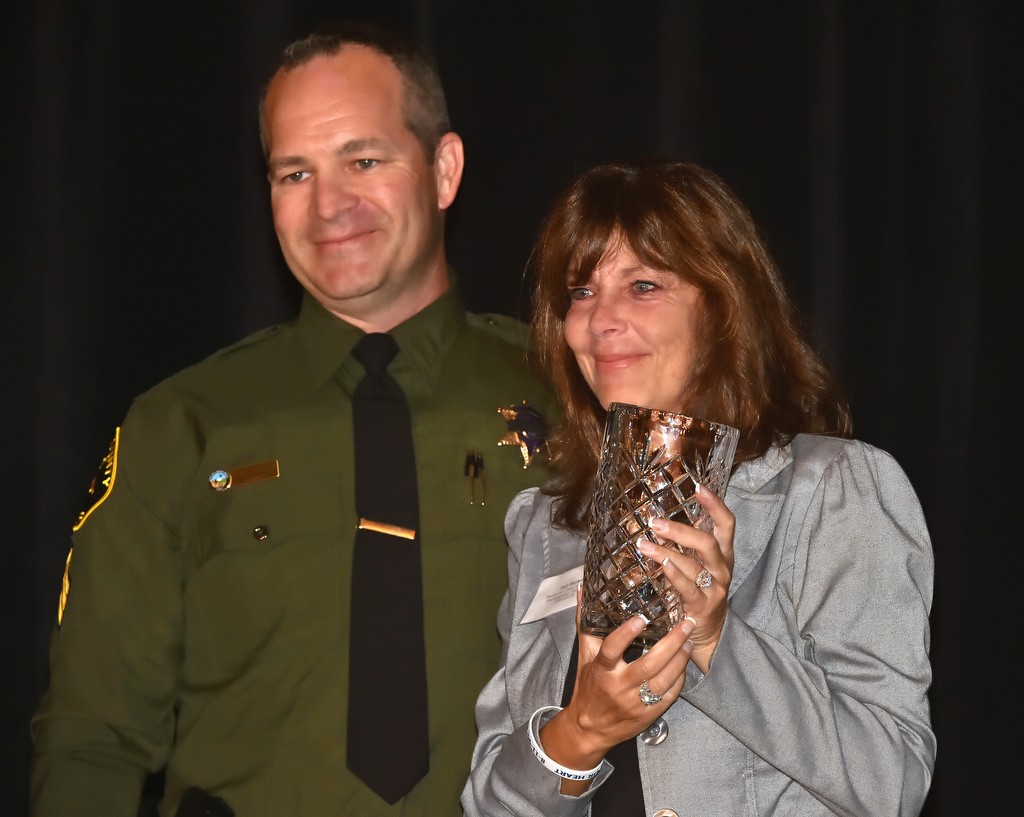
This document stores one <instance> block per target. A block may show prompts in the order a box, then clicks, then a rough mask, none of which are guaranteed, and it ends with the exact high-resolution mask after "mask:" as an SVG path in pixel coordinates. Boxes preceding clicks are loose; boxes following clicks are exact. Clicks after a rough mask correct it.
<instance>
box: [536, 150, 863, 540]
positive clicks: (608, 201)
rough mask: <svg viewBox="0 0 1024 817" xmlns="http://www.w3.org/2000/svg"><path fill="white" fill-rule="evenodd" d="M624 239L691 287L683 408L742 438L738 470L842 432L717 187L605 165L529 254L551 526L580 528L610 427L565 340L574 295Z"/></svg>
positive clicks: (748, 233) (809, 350)
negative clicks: (800, 440) (689, 361)
mask: <svg viewBox="0 0 1024 817" xmlns="http://www.w3.org/2000/svg"><path fill="white" fill-rule="evenodd" d="M620 240H621V241H622V242H623V244H624V245H625V246H626V247H628V248H629V249H630V250H631V251H632V252H633V254H634V255H635V256H636V258H637V260H638V261H639V262H640V263H642V264H644V265H645V266H648V267H651V268H652V269H658V270H666V271H671V272H674V273H675V274H677V275H678V276H680V277H681V278H682V279H683V280H685V281H687V282H689V283H690V284H692V285H694V286H695V287H697V289H698V290H699V292H700V297H699V302H698V313H699V318H698V325H697V326H696V328H695V331H696V336H697V345H698V348H699V349H700V352H699V355H698V359H697V360H696V362H695V371H694V375H693V379H692V381H691V383H690V386H689V387H688V389H687V395H686V405H685V407H684V411H686V412H687V413H689V414H691V415H693V416H697V417H703V418H705V419H709V420H715V421H718V422H722V423H727V424H729V425H732V426H735V427H736V428H738V429H739V430H740V439H739V444H738V446H737V451H736V459H735V462H736V464H737V465H738V464H739V463H741V462H744V461H746V460H751V459H754V458H756V457H759V456H761V455H762V454H764V453H765V452H766V451H767V450H768V448H769V447H770V446H771V445H772V444H780V445H784V444H786V443H788V442H789V441H790V440H791V439H792V438H793V436H794V435H796V434H798V433H801V432H805V433H814V434H831V435H835V436H840V437H849V436H850V434H851V433H852V422H851V418H850V411H849V406H848V405H847V402H846V399H845V397H844V395H843V393H842V390H841V389H840V387H839V384H838V383H837V381H836V379H835V378H834V377H833V375H832V374H831V373H830V372H829V370H828V368H827V367H826V366H825V364H824V362H823V361H822V360H821V358H820V357H819V355H818V354H817V352H816V351H815V350H814V349H813V347H812V346H811V344H810V342H809V341H808V339H807V337H806V335H805V332H804V329H803V327H802V325H801V323H800V320H799V316H798V314H797V310H796V308H795V306H794V304H793V302H792V300H791V299H790V297H789V295H788V294H787V292H786V289H785V285H784V284H783V281H782V278H781V276H780V275H779V271H778V269H777V267H776V265H775V262H774V260H773V259H772V258H771V255H770V254H769V252H768V249H767V247H766V246H765V242H764V240H763V238H762V236H761V234H760V231H759V230H758V228H757V226H756V225H755V224H754V221H753V219H752V218H751V216H750V213H749V212H748V211H747V209H746V208H745V207H744V206H743V204H742V203H741V202H740V201H739V199H738V198H737V197H736V195H735V194H734V193H733V192H732V190H731V189H730V188H729V187H728V186H727V185H726V184H725V182H723V181H722V180H721V179H720V178H719V177H718V176H717V175H715V174H714V173H712V172H711V171H709V170H707V169H706V168H703V167H700V166H699V165H695V164H692V163H687V162H678V161H657V160H644V161H638V162H629V163H615V164H606V165H601V166H598V167H595V168H592V169H591V170H588V171H587V172H585V173H584V174H583V175H582V176H580V177H579V178H578V179H577V180H576V181H575V182H574V183H573V184H572V185H571V186H570V187H569V189H568V190H567V191H566V192H565V193H563V194H562V195H561V196H560V197H559V198H558V199H557V201H556V202H555V204H554V206H553V207H552V209H551V210H550V211H549V213H548V215H547V217H546V218H545V219H544V221H543V223H542V225H541V230H540V235H539V237H538V239H537V243H536V245H535V247H534V251H533V255H532V257H531V267H532V270H531V271H532V273H533V276H534V282H535V289H534V297H533V310H532V314H533V321H532V324H533V325H532V331H533V336H534V337H533V340H534V343H535V353H536V356H537V359H538V362H539V364H540V366H541V368H542V369H543V371H544V373H545V374H546V376H547V377H548V378H549V380H550V381H551V383H552V386H553V387H554V390H555V393H556V395H557V396H558V399H559V402H560V403H561V404H562V409H563V420H562V423H561V424H560V425H559V426H558V427H557V428H556V429H555V431H554V433H553V434H552V437H551V439H550V440H549V441H548V448H549V452H550V456H551V464H552V467H553V468H554V471H555V473H556V475H557V478H556V480H555V481H554V482H553V483H552V485H551V486H550V487H549V488H548V491H549V492H550V493H551V494H553V495H555V496H559V497H562V498H563V501H562V502H559V503H556V505H557V510H556V518H555V521H556V522H557V523H558V524H561V525H564V526H566V527H569V528H573V529H577V530H583V529H585V528H586V525H587V521H588V520H587V515H588V512H589V509H590V498H591V495H592V493H593V480H594V475H595V473H596V471H597V462H598V458H599V456H600V447H601V438H602V434H603V431H604V419H605V411H604V409H603V408H602V406H601V404H600V403H599V402H598V400H597V398H596V397H595V396H594V394H593V392H591V390H590V387H589V386H588V385H587V382H586V380H584V378H583V376H582V374H581V373H580V370H579V367H578V366H577V365H576V360H575V358H574V356H573V354H572V351H571V350H570V349H569V347H568V345H567V344H566V342H565V337H564V334H563V330H564V326H565V316H566V313H567V312H568V310H569V296H568V287H569V286H571V285H574V284H579V283H585V282H586V281H587V280H589V278H590V275H591V273H592V272H593V270H594V268H595V267H597V266H598V264H599V263H600V262H601V260H602V258H603V257H604V256H605V255H606V253H608V252H609V250H610V249H614V248H615V247H616V246H618V244H617V242H618V241H620Z"/></svg>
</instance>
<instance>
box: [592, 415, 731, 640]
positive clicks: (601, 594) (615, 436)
mask: <svg viewBox="0 0 1024 817" xmlns="http://www.w3.org/2000/svg"><path fill="white" fill-rule="evenodd" d="M738 439H739V431H738V430H737V429H735V428H732V427H731V426H727V425H723V424H722V423H715V422H711V421H709V420H701V419H697V418H695V417H689V416H687V415H685V414H677V413H673V412H670V411H663V410H661V409H653V408H644V407H642V406H633V405H629V404H627V403H612V404H611V406H610V407H609V409H608V416H607V419H606V421H605V430H604V442H603V444H602V449H601V458H600V463H599V465H598V472H597V487H596V491H595V495H594V508H593V515H592V517H591V525H590V531H589V535H588V538H587V550H586V556H585V558H584V563H583V590H582V600H581V605H582V610H581V630H582V631H583V632H584V633H589V634H591V635H598V636H602V637H603V636H605V635H607V634H608V633H610V632H611V631H612V630H614V629H615V628H616V627H618V626H619V625H620V624H622V622H623V621H625V620H626V619H627V618H629V617H630V616H634V615H642V616H644V617H645V618H646V619H647V621H648V625H647V627H646V629H645V630H644V631H643V632H642V633H641V634H640V635H639V636H638V637H637V638H636V639H635V640H634V641H633V643H634V645H636V646H639V647H644V648H646V647H650V646H651V645H652V644H654V643H656V642H657V641H658V639H660V638H661V637H662V636H664V635H665V634H666V633H667V632H668V631H669V630H670V629H671V628H672V625H673V624H675V623H676V622H677V621H680V620H681V619H682V617H683V616H684V615H685V611H684V610H683V603H682V599H681V598H680V596H679V593H678V592H677V591H676V590H675V588H673V586H672V584H671V583H670V582H669V581H668V579H666V578H665V577H664V575H663V572H662V566H661V564H660V563H658V562H656V561H654V560H652V559H649V558H647V557H646V556H644V555H643V554H642V553H640V552H639V551H638V550H637V549H636V545H637V543H638V542H639V541H641V540H642V539H647V540H649V541H651V542H657V541H658V540H657V537H656V536H655V534H654V533H653V532H652V531H651V529H650V522H651V520H652V519H655V518H657V517H667V518H669V519H672V520H674V521H676V522H686V523H688V524H690V525H693V526H694V527H697V528H700V529H701V530H706V531H710V530H711V527H712V522H711V519H710V517H709V516H708V515H707V513H706V512H705V511H704V508H703V507H702V506H701V504H700V503H699V502H697V499H696V498H695V496H694V489H695V487H696V485H697V483H700V484H701V485H702V486H706V487H707V488H709V489H710V490H712V491H713V492H714V493H715V494H717V495H718V496H723V495H724V493H725V489H726V486H727V485H728V482H729V472H730V470H731V468H732V461H733V456H734V455H735V453H736V442H737V440H738ZM668 546H669V547H671V546H672V545H671V543H668ZM680 550H681V551H682V550H683V549H682V548H680Z"/></svg>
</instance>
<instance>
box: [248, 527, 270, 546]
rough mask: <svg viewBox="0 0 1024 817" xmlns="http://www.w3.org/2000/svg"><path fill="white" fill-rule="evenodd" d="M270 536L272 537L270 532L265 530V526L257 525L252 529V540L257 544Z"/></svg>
mask: <svg viewBox="0 0 1024 817" xmlns="http://www.w3.org/2000/svg"><path fill="white" fill-rule="evenodd" d="M268 536H270V530H269V529H268V528H265V527H264V526H263V525H257V526H256V527H255V528H253V529H252V538H253V539H255V540H256V541H257V542H262V541H263V540H264V539H266V538H267V537H268Z"/></svg>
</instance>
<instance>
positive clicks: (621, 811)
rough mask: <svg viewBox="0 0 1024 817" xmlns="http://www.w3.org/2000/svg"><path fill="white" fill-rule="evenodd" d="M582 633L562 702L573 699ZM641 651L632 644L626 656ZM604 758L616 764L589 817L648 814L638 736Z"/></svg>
mask: <svg viewBox="0 0 1024 817" xmlns="http://www.w3.org/2000/svg"><path fill="white" fill-rule="evenodd" d="M579 648H580V637H579V635H577V636H576V640H575V641H574V642H573V645H572V657H571V658H570V659H569V670H568V672H566V674H565V687H564V688H563V689H562V706H563V707H565V706H568V705H569V701H570V700H572V688H573V686H574V685H575V684H576V664H577V661H578V658H577V656H578V655H579ZM641 654H642V650H641V649H640V648H639V647H629V648H628V649H627V650H626V655H625V659H626V660H627V661H635V660H636V659H637V658H639V657H640V656H641ZM605 760H607V761H608V762H609V763H611V764H612V766H614V767H615V771H614V772H613V773H612V776H611V777H609V778H608V779H607V780H606V781H605V782H604V785H603V786H601V788H599V789H598V790H597V794H595V795H594V799H593V801H592V802H591V804H590V817H645V814H644V789H643V786H642V785H641V783H640V759H639V758H638V757H637V753H636V738H631V739H630V740H624V741H623V742H622V743H618V744H616V745H615V746H613V747H612V748H611V749H609V750H608V754H607V755H605Z"/></svg>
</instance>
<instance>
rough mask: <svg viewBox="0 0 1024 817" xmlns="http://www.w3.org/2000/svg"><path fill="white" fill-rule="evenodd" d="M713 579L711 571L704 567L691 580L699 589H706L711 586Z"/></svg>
mask: <svg viewBox="0 0 1024 817" xmlns="http://www.w3.org/2000/svg"><path fill="white" fill-rule="evenodd" d="M713 581H714V579H713V578H712V576H711V572H710V571H709V570H708V569H707V568H706V567H705V568H704V569H703V570H701V572H700V573H698V574H697V578H696V579H694V580H693V582H694V584H696V585H697V587H699V588H700V589H701V590H707V589H708V588H709V587H711V583H712V582H713Z"/></svg>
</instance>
